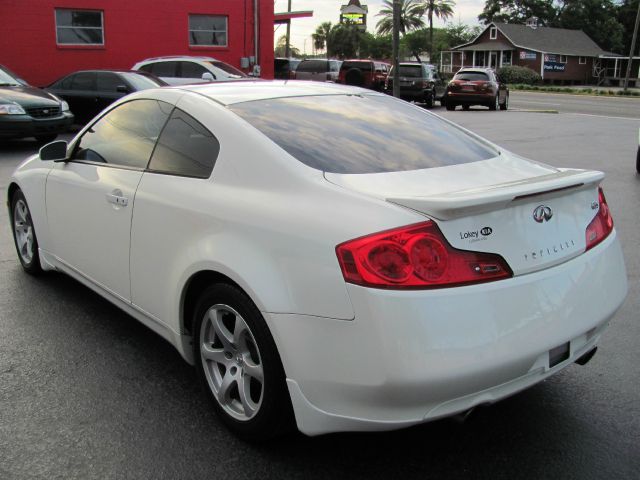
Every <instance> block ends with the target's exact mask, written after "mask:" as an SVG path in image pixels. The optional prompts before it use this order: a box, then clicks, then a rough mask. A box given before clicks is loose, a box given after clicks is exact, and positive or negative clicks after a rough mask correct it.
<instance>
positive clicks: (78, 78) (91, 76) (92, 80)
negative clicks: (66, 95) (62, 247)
mask: <svg viewBox="0 0 640 480" xmlns="http://www.w3.org/2000/svg"><path fill="white" fill-rule="evenodd" d="M71 88H73V89H74V90H95V89H96V74H95V72H80V73H76V75H75V76H74V77H73V83H72V87H71Z"/></svg>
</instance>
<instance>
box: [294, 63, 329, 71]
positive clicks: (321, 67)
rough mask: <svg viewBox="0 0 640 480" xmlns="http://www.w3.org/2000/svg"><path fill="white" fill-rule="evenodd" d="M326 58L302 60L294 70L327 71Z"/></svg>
mask: <svg viewBox="0 0 640 480" xmlns="http://www.w3.org/2000/svg"><path fill="white" fill-rule="evenodd" d="M327 67H328V65H327V61H326V60H303V61H302V62H300V65H298V68H297V69H296V72H327V71H328V68H327Z"/></svg>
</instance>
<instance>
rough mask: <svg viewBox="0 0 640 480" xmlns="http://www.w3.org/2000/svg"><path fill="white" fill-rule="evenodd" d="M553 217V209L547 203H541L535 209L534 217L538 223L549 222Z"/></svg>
mask: <svg viewBox="0 0 640 480" xmlns="http://www.w3.org/2000/svg"><path fill="white" fill-rule="evenodd" d="M551 217H553V211H552V210H551V207H547V206H546V205H539V206H537V207H536V208H535V210H534V211H533V219H534V220H535V221H536V222H538V223H542V222H548V221H549V220H551Z"/></svg>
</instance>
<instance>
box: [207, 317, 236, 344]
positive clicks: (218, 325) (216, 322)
mask: <svg viewBox="0 0 640 480" xmlns="http://www.w3.org/2000/svg"><path fill="white" fill-rule="evenodd" d="M224 313H226V312H223V311H221V310H217V309H216V310H213V309H212V310H211V311H210V313H209V318H210V319H211V323H212V324H213V331H214V332H215V334H216V337H218V338H219V339H220V341H221V342H222V344H223V345H224V346H225V347H226V348H229V347H231V345H232V344H233V334H232V333H231V332H230V331H229V329H228V328H227V327H226V326H225V324H224V323H223V322H222V315H223V314H224Z"/></svg>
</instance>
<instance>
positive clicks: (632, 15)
mask: <svg viewBox="0 0 640 480" xmlns="http://www.w3.org/2000/svg"><path fill="white" fill-rule="evenodd" d="M639 1H640V0H624V1H623V2H622V3H621V4H620V6H619V7H618V22H620V23H621V24H622V26H623V27H624V35H623V37H622V43H623V44H624V48H623V52H622V53H624V55H629V50H630V49H631V37H633V27H634V26H635V21H636V14H637V13H638V2H639ZM636 48H638V44H637V43H636ZM634 53H635V54H636V55H637V54H638V50H636V51H635V52H634Z"/></svg>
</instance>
